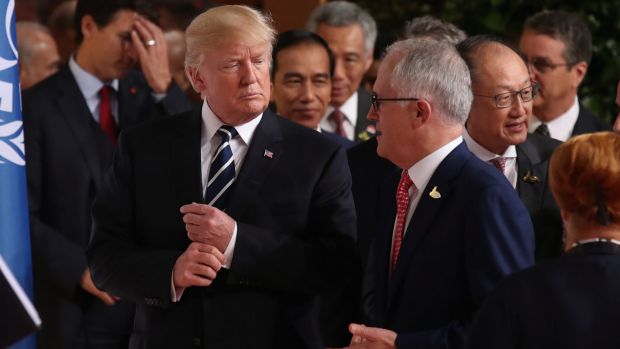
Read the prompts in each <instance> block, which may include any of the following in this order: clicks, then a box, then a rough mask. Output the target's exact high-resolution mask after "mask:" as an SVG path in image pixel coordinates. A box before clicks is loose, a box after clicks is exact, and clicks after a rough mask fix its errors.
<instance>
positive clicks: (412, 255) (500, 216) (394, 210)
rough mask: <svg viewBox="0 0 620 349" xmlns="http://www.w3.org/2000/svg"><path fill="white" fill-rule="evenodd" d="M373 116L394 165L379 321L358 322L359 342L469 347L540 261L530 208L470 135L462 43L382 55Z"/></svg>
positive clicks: (385, 206) (388, 187)
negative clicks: (473, 146) (476, 324)
mask: <svg viewBox="0 0 620 349" xmlns="http://www.w3.org/2000/svg"><path fill="white" fill-rule="evenodd" d="M373 89H374V97H373V106H372V109H371V111H370V112H369V114H368V118H369V119H371V120H372V121H375V122H376V123H377V131H378V132H379V135H378V136H377V140H378V148H377V153H378V154H379V155H380V156H382V157H385V158H387V159H389V160H390V161H391V162H393V163H394V164H396V165H397V166H398V167H399V169H396V170H395V171H392V173H390V175H389V176H388V177H387V178H386V179H385V180H384V181H383V185H382V187H381V196H380V205H381V206H380V207H382V210H381V212H380V217H379V227H380V228H379V231H378V232H377V236H376V244H375V253H376V262H375V263H374V265H375V269H376V270H375V275H376V279H375V280H376V281H375V299H376V320H377V321H376V322H377V326H378V327H368V326H362V325H359V324H351V325H350V326H349V330H350V331H351V333H352V334H353V338H352V340H351V346H350V348H399V349H401V348H463V347H464V346H465V341H466V339H467V336H468V329H469V327H470V325H471V320H472V318H473V316H474V314H475V312H476V311H477V309H478V308H479V307H480V305H481V303H482V302H483V301H484V299H485V298H486V296H487V295H488V294H489V293H490V292H491V291H492V289H493V288H494V287H495V285H496V284H497V283H498V282H499V281H500V280H501V279H502V278H503V277H504V276H506V275H508V274H511V273H513V272H515V271H517V270H520V269H523V268H526V267H529V266H531V265H532V264H533V262H534V236H533V231H532V225H531V222H530V218H529V216H528V213H527V210H526V209H525V207H524V206H523V204H522V203H521V201H520V200H519V198H518V196H517V194H516V192H515V191H514V190H513V189H512V188H511V187H510V185H509V183H508V182H507V181H506V180H505V178H504V177H503V176H501V174H500V173H499V172H498V171H497V170H495V169H494V168H492V167H491V166H489V165H488V164H485V163H484V162H482V161H480V160H479V159H478V158H476V157H475V156H474V155H473V154H472V153H471V152H469V151H468V150H467V147H466V146H465V144H464V143H463V138H462V136H461V134H462V132H463V124H464V122H465V119H466V118H467V115H468V113H469V109H470V105H471V100H472V92H471V82H470V74H469V71H468V69H467V65H466V64H465V62H464V61H463V60H462V58H461V57H460V56H459V54H458V52H457V51H456V49H455V48H454V46H452V45H449V44H447V43H443V42H437V41H434V40H428V39H417V40H416V39H410V40H404V41H399V42H397V43H395V44H394V45H392V46H390V47H389V48H388V50H387V53H386V56H385V58H384V59H383V61H382V62H381V65H380V67H379V73H378V76H377V81H376V82H375V85H374V88H373Z"/></svg>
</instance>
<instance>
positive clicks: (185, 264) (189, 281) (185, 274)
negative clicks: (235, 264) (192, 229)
mask: <svg viewBox="0 0 620 349" xmlns="http://www.w3.org/2000/svg"><path fill="white" fill-rule="evenodd" d="M222 263H224V255H223V254H222V253H221V252H220V251H218V249H217V248H215V247H213V246H210V245H206V244H203V243H200V242H193V243H191V244H190V245H189V247H187V249H186V250H185V252H183V254H182V255H181V256H179V258H177V261H176V262H175V263H174V269H173V273H172V282H173V283H174V288H175V289H185V288H188V287H191V286H209V285H211V283H212V282H213V280H214V279H215V277H216V276H217V272H218V271H219V270H220V268H222Z"/></svg>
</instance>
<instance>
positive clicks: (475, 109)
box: [457, 35, 563, 260]
mask: <svg viewBox="0 0 620 349" xmlns="http://www.w3.org/2000/svg"><path fill="white" fill-rule="evenodd" d="M457 48H458V50H459V53H460V54H461V56H462V57H463V59H464V60H465V62H466V63H467V65H468V67H469V71H470V73H471V79H472V90H473V93H474V100H473V102H472V107H471V111H470V112H469V117H468V119H467V126H466V128H465V130H464V131H463V138H464V139H465V143H466V144H467V148H469V150H471V152H472V153H474V155H476V156H477V157H478V158H479V159H480V160H482V161H485V162H487V163H489V164H491V165H493V166H494V167H495V168H497V170H498V171H499V172H500V173H501V174H502V175H504V176H505V177H506V178H507V179H508V181H509V182H510V184H511V185H512V187H513V188H515V189H516V190H517V192H518V194H519V197H520V198H521V200H522V201H523V203H524V204H525V206H526V207H527V209H528V211H529V212H530V216H531V218H532V222H533V223H534V230H535V232H536V259H537V260H540V259H545V258H550V257H555V256H557V255H559V254H560V252H561V250H562V229H563V228H562V220H561V218H560V211H559V210H558V208H557V206H556V205H555V201H554V200H553V196H552V195H551V191H550V190H549V187H548V185H547V168H548V166H549V162H548V159H549V157H550V156H551V153H552V152H553V150H554V149H555V147H557V146H558V145H559V144H560V142H559V141H557V140H555V139H552V138H549V137H544V136H541V135H538V134H528V132H527V130H528V125H529V123H530V119H531V117H532V104H533V99H534V97H535V96H536V87H537V86H536V85H535V84H534V83H533V82H532V81H530V76H529V73H528V68H527V65H526V63H525V62H524V60H523V58H522V57H521V56H520V55H519V54H518V53H517V52H516V51H515V49H513V48H512V47H511V46H510V45H508V44H506V43H504V41H502V40H501V39H499V38H494V37H491V36H485V35H481V36H474V37H471V38H469V39H467V40H465V41H463V42H462V43H460V44H459V45H458V46H457Z"/></svg>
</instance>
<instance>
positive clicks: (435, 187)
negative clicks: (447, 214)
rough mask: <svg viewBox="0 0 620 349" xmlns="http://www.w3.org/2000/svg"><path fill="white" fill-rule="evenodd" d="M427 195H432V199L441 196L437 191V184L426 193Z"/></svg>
mask: <svg viewBox="0 0 620 349" xmlns="http://www.w3.org/2000/svg"><path fill="white" fill-rule="evenodd" d="M428 196H430V197H432V198H433V199H439V198H441V193H440V192H439V191H437V186H434V187H433V190H431V192H430V193H428Z"/></svg>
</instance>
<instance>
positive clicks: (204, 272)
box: [192, 264, 217, 280]
mask: <svg viewBox="0 0 620 349" xmlns="http://www.w3.org/2000/svg"><path fill="white" fill-rule="evenodd" d="M192 272H193V274H194V275H196V276H200V277H204V278H206V279H209V280H213V279H215V276H216V275H217V272H216V271H215V270H214V269H213V268H211V267H209V266H206V265H203V264H195V265H194V266H193V267H192Z"/></svg>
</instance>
